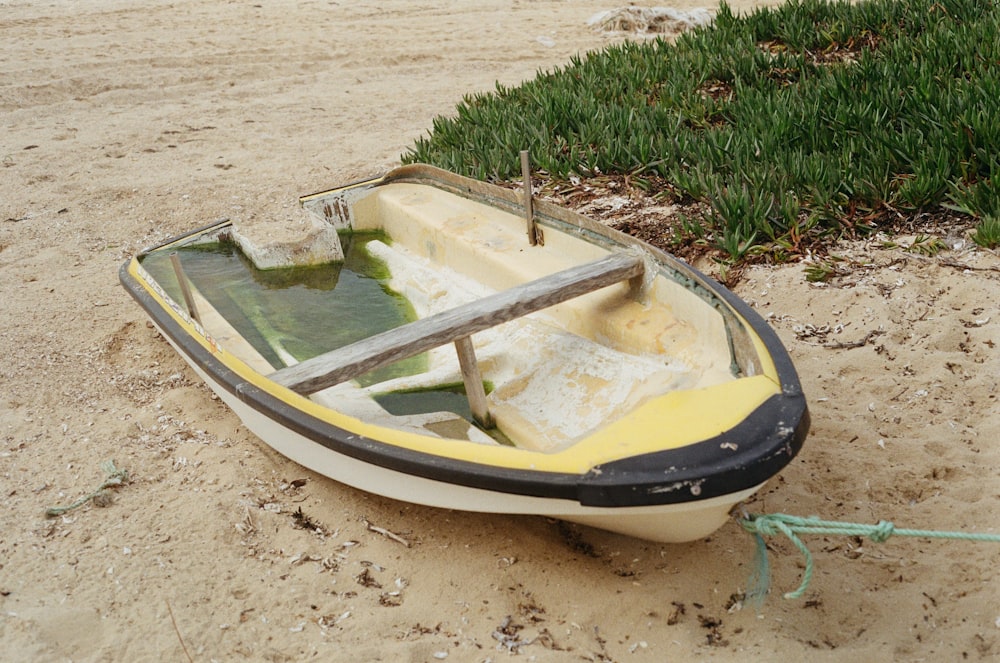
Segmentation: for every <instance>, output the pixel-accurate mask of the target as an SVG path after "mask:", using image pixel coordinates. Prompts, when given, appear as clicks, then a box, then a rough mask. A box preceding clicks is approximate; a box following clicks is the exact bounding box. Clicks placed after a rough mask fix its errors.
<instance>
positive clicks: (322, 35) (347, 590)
mask: <svg viewBox="0 0 1000 663" xmlns="http://www.w3.org/2000/svg"><path fill="white" fill-rule="evenodd" d="M733 4H734V5H735V6H737V7H743V8H746V7H749V6H751V5H750V4H749V3H746V2H743V1H742V0H737V2H735V3H733ZM616 6H617V5H614V4H609V3H608V2H606V0H601V1H597V0H580V1H575V2H568V1H565V2H562V1H555V0H538V1H535V2H525V1H523V0H521V1H519V0H513V1H511V2H498V1H495V0H487V1H484V2H476V3H472V2H458V1H456V0H448V1H445V2H438V3H418V2H408V1H403V0H382V1H381V2H378V3H374V2H370V1H367V0H362V1H360V2H353V3H349V2H333V1H331V2H318V1H315V0H313V1H308V0H306V1H303V2H291V1H290V0H275V1H272V2H260V3H259V4H253V3H252V2H196V1H194V0H174V1H171V2H165V1H163V0H142V2H139V1H138V0H91V1H89V2H69V1H68V0H53V1H52V2H47V3H40V2H32V1H29V0H0V43H2V44H3V48H2V49H0V126H2V133H0V162H2V166H0V287H2V301H0V343H2V345H0V348H2V351H3V359H2V361H0V380H2V384H3V388H2V392H0V396H2V397H0V431H2V432H0V434H2V444H0V471H2V477H3V478H2V481H0V486H2V496H3V500H4V504H3V509H0V659H2V660H4V661H66V660H73V661H161V660H172V661H188V660H190V661H199V662H201V661H206V662H207V661H213V660H214V661H236V660H247V661H300V660H322V661H360V660H370V661H376V660H384V661H434V660H454V661H486V660H492V661H503V660H509V659H511V660H521V659H524V660H537V661H580V660H584V661H609V660H610V661H665V660H690V659H696V658H704V659H708V660H718V661H737V660H738V661H745V660H748V659H751V660H753V659H759V660H793V659H802V658H804V657H810V658H812V659H815V660H831V661H841V660H843V661H857V660H890V659H895V660H912V661H919V660H963V659H969V660H986V659H992V658H994V657H996V656H997V655H998V654H1000V598H998V597H1000V573H998V571H997V564H996V561H997V559H998V558H1000V547H997V545H996V544H986V543H962V542H949V541H928V540H920V539H903V538H891V539H889V540H888V541H886V542H884V543H881V544H876V543H872V542H869V541H862V540H860V539H851V538H838V537H813V538H811V539H809V540H808V542H809V543H810V547H811V549H812V550H813V552H814V554H815V556H816V573H815V577H814V578H813V581H812V584H811V585H810V587H809V589H808V591H807V593H806V595H805V597H803V598H802V599H799V600H795V601H789V600H784V599H783V598H782V596H781V593H782V592H783V591H788V590H791V589H794V588H795V587H796V586H797V584H798V582H799V579H800V574H801V571H802V567H801V558H800V557H799V556H798V555H797V553H796V552H795V550H794V549H793V548H792V546H790V545H789V544H788V543H787V542H784V541H780V540H773V541H772V546H771V547H772V551H771V559H772V564H773V576H774V577H773V588H774V589H773V591H772V594H771V595H770V596H769V597H768V598H767V600H766V602H765V603H764V604H763V605H762V606H761V607H760V609H759V610H754V609H751V608H750V607H749V606H742V607H741V606H740V604H739V603H738V602H734V597H737V598H738V596H739V595H740V593H741V592H743V591H744V590H745V588H746V586H747V577H748V575H749V573H750V572H751V570H752V566H753V564H752V560H753V550H754V546H753V542H752V539H751V538H750V537H749V536H748V535H747V534H746V533H745V532H743V531H742V530H741V529H740V528H739V526H738V525H737V524H736V523H735V522H733V523H731V524H728V525H726V526H725V527H723V528H722V529H721V530H719V531H718V532H717V533H716V534H715V535H713V536H712V537H711V538H709V539H707V540H705V541H700V542H697V543H693V544H688V545H677V546H669V545H657V544H651V543H647V542H643V541H639V540H634V539H630V538H626V537H622V536H616V535H612V534H608V533H603V532H600V531H596V530H591V529H587V528H583V527H576V526H568V525H562V524H560V523H557V522H553V521H550V520H546V519H543V518H530V517H503V516H485V515H476V514H468V513H459V512H449V511H442V510H436V509H430V508H424V507H419V506H413V505H409V504H403V503H398V502H394V501H391V500H387V499H383V498H379V497H376V496H373V495H369V494H366V493H363V492H360V491H357V490H354V489H350V488H347V487H345V486H342V485H338V484H335V483H333V482H331V481H329V480H326V479H324V478H322V477H320V476H317V475H315V474H313V473H311V472H309V471H307V470H305V469H303V468H302V467H299V466H297V465H295V464H293V463H291V462H289V461H288V460H286V459H284V458H282V457H280V456H278V455H277V454H275V453H274V452H272V451H271V450H269V448H268V447H266V446H265V445H264V444H263V443H261V442H260V441H259V440H257V439H256V438H255V437H253V436H252V435H250V434H249V433H248V432H247V431H246V430H245V429H244V428H243V427H242V426H241V425H240V423H239V421H238V420H237V419H236V417H235V416H234V415H233V414H232V413H230V412H229V411H228V410H227V409H226V408H225V407H224V406H222V405H221V403H220V402H219V401H218V400H216V399H215V398H213V397H212V396H211V394H210V392H209V391H208V390H207V388H206V387H204V386H203V385H202V384H201V382H200V381H199V380H198V379H197V377H196V376H195V375H194V374H193V373H192V372H191V371H190V370H189V369H188V368H187V367H186V365H185V364H184V363H183V362H182V361H181V359H180V358H179V357H178V356H177V355H176V354H175V353H174V352H173V351H172V350H171V349H170V348H169V346H168V345H167V343H166V342H165V341H164V340H163V339H162V338H161V337H160V336H159V335H158V334H156V333H155V332H154V330H152V329H151V328H150V327H149V325H148V324H147V323H146V321H145V318H144V316H143V315H142V313H141V311H140V310H139V308H138V307H137V306H135V305H134V304H133V302H132V301H131V300H130V299H129V298H128V297H127V295H126V294H125V292H124V291H123V290H122V289H121V288H120V287H119V285H118V282H117V270H118V267H119V265H120V264H121V263H122V262H123V261H124V260H126V259H127V258H128V257H129V256H131V255H132V254H134V253H135V252H136V251H137V250H138V249H139V248H141V247H143V246H146V245H149V244H151V243H153V242H155V241H157V240H159V239H162V238H164V237H167V236H170V235H172V234H176V233H179V232H181V231H185V230H188V229H191V228H193V227H196V226H198V225H201V224H204V223H206V222H209V221H212V220H214V219H217V218H220V217H230V218H234V219H239V218H241V217H243V218H245V217H250V216H253V215H267V214H275V215H277V214H283V215H294V211H289V210H290V207H291V208H293V207H294V204H295V199H296V197H297V196H298V195H299V194H304V193H309V192H312V191H315V190H320V189H323V188H326V187H329V186H332V185H336V184H339V183H343V182H346V181H350V180H353V179H356V178H359V177H362V176H365V175H370V174H374V173H377V172H381V171H383V170H385V169H386V168H388V167H391V166H392V165H394V164H395V163H397V162H398V159H399V155H400V154H401V153H402V152H403V151H404V150H405V149H406V147H407V146H409V145H410V144H412V141H413V140H414V139H416V138H417V137H418V136H420V135H422V134H423V133H424V132H425V131H426V130H427V128H428V127H430V126H431V119H432V118H433V117H434V116H435V115H439V114H446V113H449V112H450V111H451V110H452V109H453V108H454V106H455V104H456V103H457V102H458V101H459V100H460V99H461V97H462V96H463V95H464V94H467V93H473V92H476V91H483V90H489V89H491V88H492V87H493V85H494V82H495V81H500V82H502V83H504V84H514V83H517V82H519V81H521V80H524V79H526V78H530V77H532V76H533V75H534V73H535V72H536V71H537V70H538V69H539V68H550V67H553V66H557V65H559V64H561V63H564V62H566V61H567V60H568V58H569V57H570V56H571V55H573V54H575V53H579V52H584V51H587V50H592V49H596V48H600V47H602V46H603V45H605V44H607V43H610V42H612V41H615V40H618V39H622V38H623V37H622V36H621V35H607V34H603V33H601V32H598V31H595V30H594V29H593V28H592V27H591V26H588V24H587V21H588V19H589V18H591V17H592V16H593V15H595V14H596V13H597V12H600V11H603V10H608V9H614V8H616ZM674 6H675V7H677V8H679V9H689V8H691V7H693V6H694V5H686V4H677V5H674ZM954 239H955V241H956V242H957V243H959V244H958V248H956V249H953V250H950V251H948V252H946V253H944V254H939V255H937V256H932V257H927V256H921V255H919V254H915V253H911V252H906V251H904V250H902V249H899V248H885V247H883V246H881V245H880V244H879V243H878V242H870V243H868V244H857V245H850V246H845V247H844V250H843V251H842V253H843V254H844V255H845V256H848V257H849V258H850V261H845V262H844V263H843V266H844V270H843V271H844V274H843V275H841V276H838V277H837V278H836V279H834V280H833V281H832V282H830V283H829V284H826V285H812V284H809V283H808V282H807V281H806V280H805V274H804V265H803V264H801V263H796V264H790V265H787V266H784V267H781V268H754V269H752V270H749V271H748V272H747V274H746V275H745V276H744V279H743V281H742V282H741V283H740V284H739V285H738V286H737V287H736V291H737V292H738V294H740V295H741V296H742V297H744V298H745V299H746V300H747V301H749V302H750V303H751V304H752V305H753V306H755V307H756V308H757V310H759V311H760V312H761V313H762V314H763V315H765V316H766V317H767V318H768V319H769V321H770V322H771V324H773V325H774V327H775V328H776V329H777V331H778V333H779V334H780V335H781V338H782V339H783V340H784V342H785V343H786V344H787V346H788V347H789V349H790V351H791V353H792V356H793V358H794V360H795V362H796V364H797V366H798V368H799V371H800V374H801V378H802V381H803V385H804V387H805V390H806V393H807V395H808V397H809V399H810V404H811V408H812V414H813V422H814V423H813V429H812V433H811V434H810V436H809V439H808V440H807V443H806V446H805V449H804V450H803V452H802V453H801V455H800V456H799V457H798V458H797V459H796V460H795V461H794V462H793V463H792V464H791V465H790V466H789V467H788V468H787V469H786V470H785V471H784V472H783V473H782V474H781V475H780V477H778V478H776V479H774V480H772V481H771V482H770V483H769V484H768V486H767V487H766V489H765V490H763V491H762V492H761V493H760V495H759V497H758V498H757V499H755V500H754V501H753V502H751V503H750V504H748V505H747V507H746V508H747V509H748V510H749V511H752V512H787V513H793V514H797V515H811V514H815V515H820V516H822V517H825V518H830V519H845V520H850V521H860V522H868V523H871V522H875V521H877V520H880V519H885V520H891V521H893V522H895V523H896V524H897V525H899V526H900V527H917V528H933V529H946V530H953V529H960V530H970V531H971V530H977V531H984V532H994V533H995V532H997V531H998V528H997V513H998V512H1000V511H998V507H1000V499H998V498H1000V471H998V468H1000V444H998V440H1000V431H998V426H1000V416H998V415H1000V406H998V404H997V381H998V374H1000V358H998V357H1000V352H998V351H997V349H996V347H995V346H996V344H997V343H1000V333H998V329H1000V311H998V303H997V301H998V298H997V294H998V292H1000V271H998V270H1000V260H998V258H997V256H996V255H995V254H993V253H991V252H986V251H982V250H978V251H977V250H972V249H970V248H969V246H968V243H967V242H966V243H965V244H964V245H963V244H961V243H960V241H959V240H960V238H954ZM112 459H113V460H114V461H115V463H116V464H117V466H118V467H121V468H125V469H127V470H128V472H129V477H130V479H129V482H128V483H127V484H125V485H123V486H121V487H120V488H118V489H117V490H115V491H114V495H113V498H114V499H113V501H112V502H111V503H110V504H106V505H105V506H104V508H99V507H98V506H97V505H94V504H88V505H86V506H84V507H82V508H80V509H77V510H75V511H72V512H69V513H67V514H65V515H64V516H61V517H56V518H51V519H47V518H45V517H44V515H43V511H44V509H45V508H46V507H48V506H51V505H55V504H66V503H69V502H72V501H73V500H75V499H77V498H79V497H81V496H83V495H85V494H86V493H88V492H89V491H91V490H93V489H94V488H95V487H96V485H97V484H99V483H100V481H101V480H102V479H103V478H104V473H103V471H102V470H101V464H102V463H103V462H106V461H108V460H112ZM299 509H301V513H303V514H305V515H306V516H307V520H306V521H305V522H304V521H303V519H302V518H298V519H297V518H296V517H295V514H296V513H297V511H298V510H299ZM302 525H308V527H305V528H303V527H302ZM387 534H392V535H393V536H388V535H387ZM515 656H516V659H515Z"/></svg>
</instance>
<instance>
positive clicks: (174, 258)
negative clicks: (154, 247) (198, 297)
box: [170, 251, 201, 325]
mask: <svg viewBox="0 0 1000 663" xmlns="http://www.w3.org/2000/svg"><path fill="white" fill-rule="evenodd" d="M170 264H171V265H173V266H174V274H175V275H176V276H177V284H178V285H179V286H180V287H181V294H182V295H184V304H185V305H186V306H187V310H188V315H190V316H191V318H192V319H193V320H194V321H195V322H197V323H198V324H199V325H200V324H201V316H200V315H198V307H197V306H195V305H194V296H193V295H192V294H191V286H190V285H188V280H187V275H186V274H184V269H183V268H182V267H181V258H180V256H179V255H177V252H176V251H174V252H173V253H171V254H170Z"/></svg>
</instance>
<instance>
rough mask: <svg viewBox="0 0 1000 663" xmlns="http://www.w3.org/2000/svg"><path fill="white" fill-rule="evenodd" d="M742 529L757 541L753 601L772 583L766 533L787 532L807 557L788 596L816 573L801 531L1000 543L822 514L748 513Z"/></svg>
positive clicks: (994, 537)
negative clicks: (840, 519)
mask: <svg viewBox="0 0 1000 663" xmlns="http://www.w3.org/2000/svg"><path fill="white" fill-rule="evenodd" d="M739 523H740V525H742V526H743V529H745V530H746V531H748V532H750V533H751V534H753V536H754V539H755V540H756V543H757V552H756V570H755V571H754V573H753V576H752V577H751V582H750V587H749V588H748V591H747V598H748V599H749V600H751V601H753V602H759V601H762V600H763V597H764V595H766V594H767V589H768V585H769V584H770V568H769V564H768V561H767V546H766V544H765V543H764V537H765V536H775V535H777V534H784V535H785V536H786V537H787V538H788V540H789V541H791V542H792V543H793V544H794V545H795V547H796V548H798V549H799V552H801V553H802V556H803V557H804V558H805V562H806V569H805V571H804V572H803V573H802V582H801V583H800V584H799V587H798V589H796V590H795V591H794V592H788V593H786V594H785V598H786V599H797V598H800V597H801V596H802V595H803V594H804V593H805V591H806V588H807V587H809V582H810V581H811V580H812V575H813V556H812V553H810V552H809V549H808V548H807V547H806V544H804V543H803V542H802V539H800V538H799V535H800V534H832V535H840V536H863V537H868V538H869V539H871V540H872V541H874V542H875V543H882V542H884V541H885V540H886V539H888V538H889V537H890V536H912V537H918V538H923V539H953V540H959V541H989V542H993V543H1000V534H979V533H975V532H972V533H968V532H942V531H938V530H928V529H904V528H897V527H896V526H895V525H893V524H892V523H891V522H889V521H886V520H881V521H879V522H878V523H877V524H875V525H865V524H862V523H844V522H837V521H833V520H820V519H819V518H815V517H813V518H800V517H798V516H789V515H786V514H783V513H773V514H763V515H748V516H746V517H745V518H740V519H739Z"/></svg>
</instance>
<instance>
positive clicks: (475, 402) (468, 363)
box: [455, 336, 496, 428]
mask: <svg viewBox="0 0 1000 663" xmlns="http://www.w3.org/2000/svg"><path fill="white" fill-rule="evenodd" d="M455 350H456V351H457V352H458V365H459V366H461V367H462V380H463V381H464V382H465V395H466V397H468V399H469V408H470V409H471V410H472V418H473V419H475V420H476V423H478V424H479V425H480V426H482V427H483V428H493V427H494V426H496V422H494V421H493V415H491V414H490V409H489V405H487V403H486V390H485V389H483V376H482V374H480V372H479V363H478V362H477V361H476V351H475V350H474V349H473V347H472V338H470V337H469V336H463V337H462V338H460V339H457V340H456V341H455Z"/></svg>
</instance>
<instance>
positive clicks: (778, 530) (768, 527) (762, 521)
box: [743, 514, 785, 536]
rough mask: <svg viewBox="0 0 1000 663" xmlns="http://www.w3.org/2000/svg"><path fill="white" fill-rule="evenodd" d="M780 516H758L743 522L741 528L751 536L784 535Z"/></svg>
mask: <svg viewBox="0 0 1000 663" xmlns="http://www.w3.org/2000/svg"><path fill="white" fill-rule="evenodd" d="M782 524H784V523H783V522H782V514H773V515H772V514H760V515H754V516H752V517H750V518H747V519H745V520H743V527H744V528H745V529H746V530H747V531H748V532H750V533H751V534H759V535H760V536H774V535H776V534H784V533H785V532H784V530H783V529H782V527H781V525H782Z"/></svg>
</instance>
